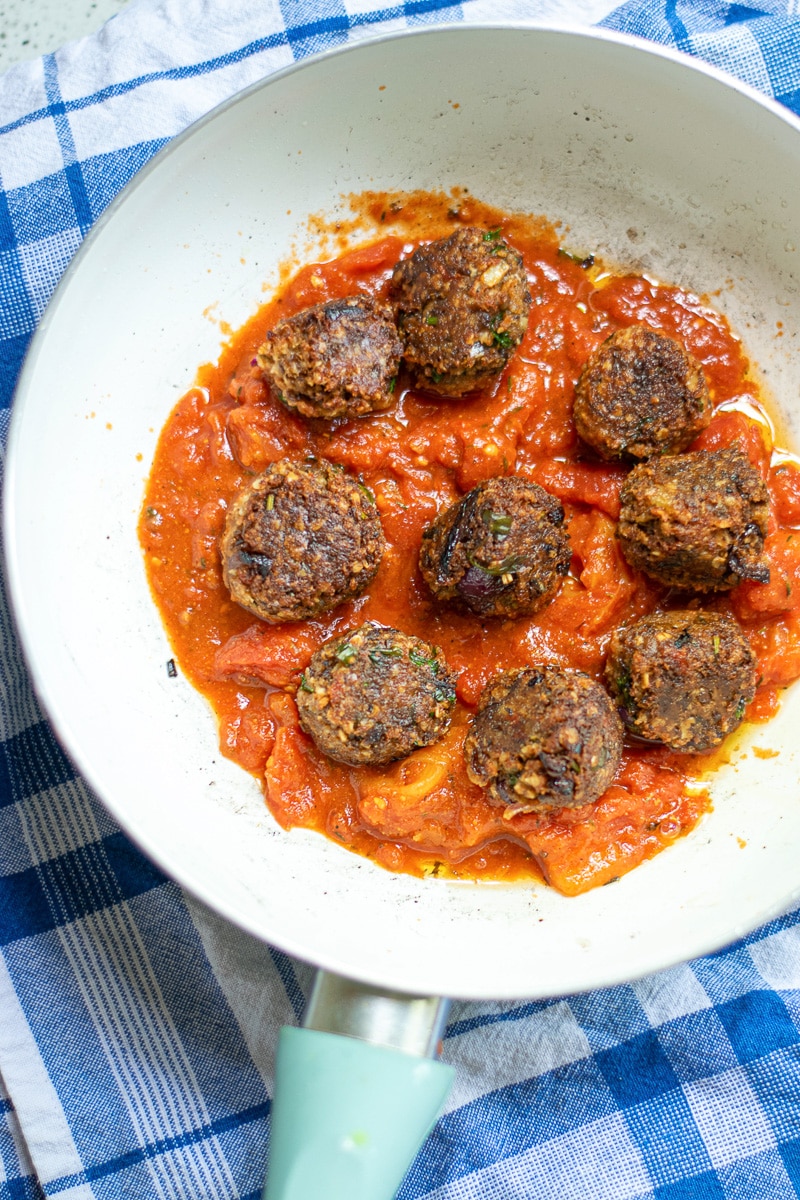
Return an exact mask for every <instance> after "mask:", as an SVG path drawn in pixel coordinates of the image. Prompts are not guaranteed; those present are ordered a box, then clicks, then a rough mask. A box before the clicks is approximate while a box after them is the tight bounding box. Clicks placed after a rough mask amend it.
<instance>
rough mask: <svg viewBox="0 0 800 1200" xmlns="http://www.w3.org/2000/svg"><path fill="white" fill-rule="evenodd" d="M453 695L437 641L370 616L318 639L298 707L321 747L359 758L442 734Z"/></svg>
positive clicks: (343, 758)
mask: <svg viewBox="0 0 800 1200" xmlns="http://www.w3.org/2000/svg"><path fill="white" fill-rule="evenodd" d="M455 697H456V693H455V675H454V674H453V672H452V671H451V670H450V669H449V667H448V666H447V663H446V662H445V659H444V656H443V654H442V651H441V650H440V649H439V647H438V646H433V645H431V644H430V643H429V642H423V641H421V640H420V639H419V638H416V637H411V636H410V635H409V634H406V633H401V632H400V631H399V630H397V629H389V628H386V627H385V626H382V625H378V624H376V623H375V622H373V621H368V622H367V623H366V624H365V625H362V626H361V627H360V628H359V629H355V630H353V631H352V632H351V633H345V634H342V635H341V636H340V637H335V638H331V639H330V641H327V642H326V643H325V645H324V646H321V647H320V649H319V650H318V651H317V652H316V654H315V655H314V656H313V658H312V659H311V663H310V664H309V666H308V668H307V669H306V671H305V673H304V675H303V679H302V681H301V684H300V688H299V690H298V692H297V707H298V709H299V712H300V724H301V725H302V727H303V729H304V730H305V731H306V733H307V734H308V735H309V736H310V737H312V738H313V739H314V741H315V743H316V744H317V746H318V748H319V749H320V750H321V751H322V752H323V754H327V755H328V757H329V758H335V759H337V760H338V761H339V762H344V763H350V764H351V765H352V766H360V765H364V764H367V763H387V762H393V761H394V760H395V759H398V758H405V756H406V755H407V754H410V753H411V751H412V750H416V749H417V748H418V747H420V746H429V745H430V744H431V742H436V741H438V740H439V738H440V737H442V736H443V734H445V733H446V732H447V729H448V726H449V725H450V717H451V714H452V711H453V705H454V704H455Z"/></svg>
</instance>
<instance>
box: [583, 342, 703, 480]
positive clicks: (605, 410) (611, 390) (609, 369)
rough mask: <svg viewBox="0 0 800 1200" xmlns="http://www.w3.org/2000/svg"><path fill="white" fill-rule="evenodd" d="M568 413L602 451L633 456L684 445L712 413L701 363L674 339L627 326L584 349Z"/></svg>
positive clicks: (648, 455) (666, 451)
mask: <svg viewBox="0 0 800 1200" xmlns="http://www.w3.org/2000/svg"><path fill="white" fill-rule="evenodd" d="M573 413H574V417H575V425H576V427H577V430H578V433H579V434H580V436H581V438H582V439H583V440H584V442H586V443H587V445H589V446H591V447H592V448H593V449H594V450H596V451H597V453H598V454H600V455H601V456H602V457H603V458H605V459H609V460H612V461H613V460H615V459H616V460H618V459H622V460H625V459H628V460H630V459H634V460H639V459H646V458H651V457H652V456H653V455H655V454H677V453H678V452H679V451H681V450H685V449H686V447H687V446H689V445H690V443H691V442H693V441H694V439H695V438H696V437H697V435H698V434H699V433H700V432H701V431H702V430H703V429H705V427H706V425H708V423H709V421H710V420H711V400H710V397H709V393H708V385H707V383H706V379H705V375H704V374H703V368H702V367H701V365H700V363H699V362H697V360H696V359H695V358H694V357H693V356H692V355H691V354H689V353H688V352H687V351H686V350H685V349H684V348H683V346H681V344H680V342H678V341H676V340H675V339H674V338H671V337H668V336H667V335H666V334H663V333H656V332H655V330H653V329H648V328H647V327H646V326H644V325H632V326H631V327H630V328H628V329H620V330H618V331H617V332H616V333H612V335H611V336H610V337H609V338H606V340H605V341H604V342H603V343H602V344H601V345H600V346H599V347H598V348H597V350H595V352H594V354H592V355H591V357H590V358H589V360H588V362H587V363H586V365H585V366H584V368H583V370H582V372H581V375H580V378H579V380H578V385H577V388H576V391H575V404H574V409H573Z"/></svg>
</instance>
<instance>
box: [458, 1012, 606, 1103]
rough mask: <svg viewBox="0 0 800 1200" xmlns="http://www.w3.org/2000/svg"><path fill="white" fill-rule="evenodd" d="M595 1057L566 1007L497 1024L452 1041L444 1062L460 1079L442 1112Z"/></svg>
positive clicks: (472, 1031)
mask: <svg viewBox="0 0 800 1200" xmlns="http://www.w3.org/2000/svg"><path fill="white" fill-rule="evenodd" d="M523 1021H524V1024H523ZM522 1030H524V1034H522V1032H521V1031H522ZM591 1055H592V1050H591V1046H590V1045H589V1041H588V1038H587V1037H586V1034H585V1033H584V1032H583V1030H582V1029H581V1028H580V1026H579V1025H578V1023H577V1021H576V1020H575V1016H574V1014H573V1012H572V1009H571V1008H570V1006H569V1004H567V1002H566V1001H560V1002H559V1003H557V1004H551V1005H550V1006H549V1007H547V1008H545V1009H543V1010H542V1011H541V1012H538V1013H536V1014H535V1015H534V1016H527V1017H524V1018H522V1020H521V1021H519V1022H516V1021H512V1020H506V1021H498V1022H497V1024H493V1025H480V1026H478V1027H477V1028H475V1029H472V1030H470V1031H469V1032H467V1033H462V1034H457V1035H456V1036H455V1037H448V1038H447V1040H446V1042H445V1049H444V1055H443V1058H444V1060H445V1062H447V1063H449V1064H450V1065H451V1066H453V1067H455V1068H456V1077H455V1081H454V1083H453V1087H452V1089H451V1091H450V1095H449V1096H448V1098H447V1101H446V1104H445V1109H444V1111H445V1112H452V1111H453V1110H454V1109H457V1108H461V1106H462V1105H464V1104H469V1103H470V1101H472V1100H477V1099H478V1097H480V1096H484V1095H486V1094H487V1093H488V1092H493V1091H495V1090H497V1089H498V1088H503V1087H509V1086H511V1085H512V1084H514V1083H521V1082H522V1081H523V1080H526V1079H533V1078H535V1077H536V1076H539V1075H544V1074H545V1073H546V1072H547V1071H554V1070H556V1069H557V1068H558V1067H565V1066H567V1065H568V1064H569V1063H573V1062H577V1061H578V1060H580V1059H584V1058H591Z"/></svg>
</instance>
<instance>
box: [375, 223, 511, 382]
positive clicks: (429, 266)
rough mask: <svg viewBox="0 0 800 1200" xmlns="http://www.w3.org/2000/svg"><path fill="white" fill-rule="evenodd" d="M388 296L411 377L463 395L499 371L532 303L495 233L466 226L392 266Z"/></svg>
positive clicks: (416, 380) (505, 247)
mask: <svg viewBox="0 0 800 1200" xmlns="http://www.w3.org/2000/svg"><path fill="white" fill-rule="evenodd" d="M391 296H392V299H393V300H394V303H395V308H396V312H397V324H398V328H399V330H400V336H401V337H402V339H403V344H404V351H403V359H404V362H405V365H406V367H407V369H408V371H409V374H410V375H411V377H412V379H413V381H414V383H415V384H416V385H417V386H418V387H420V388H424V389H425V390H426V391H429V392H435V393H436V394H438V395H442V396H463V395H465V394H466V393H467V392H472V391H475V390H476V389H478V388H481V387H484V386H485V385H486V384H487V383H489V382H490V381H491V380H492V379H494V378H495V376H497V375H499V373H500V372H501V371H502V370H503V368H504V367H505V365H506V363H507V362H508V360H509V358H510V357H511V354H512V352H513V351H514V350H515V349H516V347H517V346H518V345H519V344H520V342H521V341H522V338H523V336H524V334H525V330H526V328H527V325H528V309H529V307H530V303H531V297H530V293H529V292H528V282H527V278H526V275H525V268H524V266H523V263H522V258H521V256H520V255H519V254H518V253H517V251H516V250H513V249H512V248H511V247H510V246H508V245H506V243H505V242H504V241H503V240H502V238H501V237H500V235H499V232H498V231H496V230H490V231H488V232H486V231H484V230H482V229H475V228H472V227H467V228H464V229H457V230H456V232H455V233H453V234H451V235H450V236H449V237H447V238H441V239H440V240H439V241H436V242H431V243H430V244H429V245H427V246H421V247H420V248H419V249H418V250H415V252H414V253H413V254H412V255H410V257H409V258H406V259H403V260H402V261H401V262H399V263H398V264H397V266H396V267H395V269H394V272H393V274H392V281H391Z"/></svg>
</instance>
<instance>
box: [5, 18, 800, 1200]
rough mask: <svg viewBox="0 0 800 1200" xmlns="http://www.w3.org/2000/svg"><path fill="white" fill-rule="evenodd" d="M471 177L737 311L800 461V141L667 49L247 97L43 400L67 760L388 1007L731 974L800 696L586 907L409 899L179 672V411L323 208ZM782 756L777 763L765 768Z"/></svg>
mask: <svg viewBox="0 0 800 1200" xmlns="http://www.w3.org/2000/svg"><path fill="white" fill-rule="evenodd" d="M456 105H457V107H456ZM454 185H460V186H463V187H468V188H469V189H470V190H471V191H472V192H473V193H474V194H475V195H477V196H478V197H480V198H483V199H486V200H488V201H491V202H493V203H495V204H498V205H502V206H505V207H508V208H517V209H526V210H529V211H533V212H541V213H544V214H546V215H548V216H549V217H551V218H560V219H561V220H562V221H563V222H564V225H565V227H567V228H568V229H569V231H570V232H569V238H570V240H571V241H573V242H574V243H575V244H576V245H577V246H579V247H580V248H581V249H582V250H583V249H586V250H593V251H595V252H597V253H599V254H600V255H602V256H604V257H606V258H609V259H610V260H611V261H613V262H616V263H618V264H620V265H623V266H630V267H632V268H634V269H636V270H637V271H644V272H652V273H653V274H654V275H657V276H660V277H661V278H664V279H667V280H671V281H673V282H676V283H680V284H682V285H685V286H689V287H691V288H692V289H694V290H696V291H698V292H700V293H703V292H715V293H716V292H717V291H719V294H718V295H716V296H715V303H716V304H717V305H718V306H719V307H721V308H722V309H723V310H724V311H725V312H726V313H727V314H728V315H729V317H730V319H731V322H732V324H733V326H734V328H735V329H737V330H738V331H739V332H740V333H741V334H742V336H743V339H744V341H745V345H746V348H747V350H748V351H749V353H750V355H751V357H752V358H753V359H754V360H755V361H756V362H757V363H758V365H759V367H760V369H761V372H762V373H763V374H764V376H765V378H766V381H767V384H768V386H769V389H770V391H771V393H772V396H773V399H774V402H775V404H776V406H777V408H778V410H779V412H780V415H781V421H782V430H781V433H782V440H784V441H786V442H788V443H789V444H790V445H792V444H795V445H797V444H798V441H800V439H799V438H798V423H799V422H800V406H799V405H798V399H797V398H798V396H800V357H798V354H797V338H798V330H799V329H800V307H798V304H797V299H798V265H799V256H800V250H798V247H800V208H799V207H798V204H797V197H798V195H800V123H798V122H797V120H796V119H795V118H793V117H792V116H791V115H790V114H788V113H787V112H786V111H785V110H783V109H782V108H780V107H779V106H778V105H776V104H772V103H770V102H768V101H766V100H764V99H763V98H760V97H758V96H756V94H755V93H753V92H751V91H748V89H746V88H745V87H743V86H742V85H738V84H735V83H733V82H732V81H731V80H729V79H727V78H724V77H721V76H720V75H719V74H717V73H715V72H714V71H713V70H711V69H709V68H704V67H701V66H698V65H697V64H692V63H690V62H689V61H688V60H686V59H683V58H681V57H680V56H678V55H675V54H673V53H670V52H667V51H663V50H659V49H657V48H654V47H653V46H651V45H648V44H645V43H638V42H634V41H632V40H628V39H623V38H620V37H617V36H609V35H607V34H603V33H600V32H597V31H592V32H587V33H576V32H565V31H553V30H544V29H541V28H534V27H527V28H476V27H464V26H461V27H447V28H436V29H428V30H425V31H422V32H419V33H416V34H410V35H403V36H399V37H390V38H386V39H383V40H380V41H371V42H367V43H362V44H359V45H356V46H354V47H351V48H348V49H345V50H343V51H341V52H337V53H335V54H330V55H326V56H322V57H320V58H317V59H314V60H311V61H308V62H306V63H304V64H302V65H301V66H299V67H297V68H293V69H290V70H287V71H285V72H283V73H279V74H278V75H275V76H273V77H271V78H270V79H268V80H267V81H266V82H265V83H264V84H262V85H256V86H254V87H252V88H250V89H249V90H247V91H246V92H244V93H243V94H242V95H241V96H239V97H238V98H237V99H235V100H233V101H231V102H229V103H227V104H225V105H223V106H222V107H221V108H219V109H217V110H216V111H215V112H214V113H212V114H211V115H210V116H209V117H207V118H206V119H205V120H203V121H200V122H198V124H196V125H195V126H193V127H192V128H191V129H189V130H188V131H187V132H186V133H185V134H184V135H183V136H181V137H179V138H177V139H176V140H175V141H174V142H173V143H172V144H171V145H170V146H169V147H168V148H167V149H166V150H165V151H164V152H163V153H162V154H160V155H159V156H158V157H157V158H156V159H155V160H154V161H153V163H152V164H151V165H150V166H149V167H147V168H146V169H145V170H143V171H142V172H141V173H140V174H139V175H137V177H136V178H135V179H134V181H133V182H132V184H131V185H130V186H129V187H128V188H127V189H126V190H125V192H124V193H123V194H122V195H121V196H120V197H119V199H118V200H117V201H116V202H115V203H114V204H112V206H111V207H110V208H109V210H108V211H107V212H106V214H105V215H104V217H103V218H102V219H101V220H100V221H99V222H98V225H97V226H96V228H95V229H94V230H93V231H92V233H91V235H90V236H89V238H88V239H87V241H86V243H85V244H84V246H83V247H82V249H81V251H80V253H79V254H78V255H77V257H76V259H75V261H74V262H73V264H72V265H71V266H70V268H69V270H68V271H67V274H66V276H65V278H64V281H63V282H62V284H61V286H60V288H59V290H58V292H57V293H56V297H55V299H54V300H53V302H52V303H51V305H50V307H49V309H48V311H47V313H46V315H45V318H44V320H43V322H42V325H41V327H40V329H39V331H38V333H37V335H36V338H35V339H34V342H33V346H32V349H31V352H30V355H29V357H28V361H27V363H26V366H25V369H24V372H23V376H22V379H21V382H20V386H19V391H18V394H17V398H16V401H15V409H14V417H13V426H12V433H11V446H10V457H9V463H8V470H7V485H6V496H5V501H6V507H5V523H6V528H5V533H6V546H7V558H8V570H9V577H10V585H11V592H12V597H13V602H14V606H15V610H16V616H17V620H18V624H19V629H20V633H21V636H22V640H23V643H24V646H25V649H26V652H27V657H28V661H29V663H30V667H31V670H32V673H33V677H34V681H35V684H36V687H37V690H38V693H39V695H40V697H41V699H42V700H43V702H44V704H45V706H46V708H47V711H48V712H49V714H50V717H51V718H52V720H53V723H54V725H55V728H56V730H57V732H58V734H59V736H60V738H61V739H62V741H63V743H64V745H65V746H66V748H67V750H68V751H69V753H70V754H71V756H72V758H73V759H74V761H75V762H76V764H77V766H78V768H79V769H80V770H81V771H82V772H83V774H84V775H85V776H86V778H87V779H88V780H89V782H90V783H91V784H92V786H93V787H94V788H95V789H96V791H97V792H98V794H99V795H100V796H101V797H102V798H103V800H104V801H105V803H106V804H107V805H108V807H109V809H110V810H111V812H112V813H113V815H114V816H115V817H116V819H117V820H118V821H119V822H120V824H121V825H122V826H123V827H124V828H125V830H126V831H127V832H128V833H129V834H130V835H131V836H132V837H133V838H134V840H135V841H136V842H137V843H138V844H139V845H140V846H141V848H142V849H143V850H144V851H145V852H146V853H147V854H149V855H150V856H151V857H152V858H153V859H154V860H155V861H156V862H157V863H158V864H159V865H160V866H161V867H162V868H163V869H164V870H165V871H166V872H168V873H169V874H170V875H171V876H173V877H174V878H175V879H177V880H178V881H179V882H180V883H181V884H183V885H184V886H185V887H186V888H187V889H189V891H191V892H192V893H194V894H195V895H197V896H198V897H200V898H201V899H202V900H203V901H205V902H206V903H207V904H209V905H210V906H212V907H213V908H215V909H217V910H218V911H219V912H221V913H223V914H224V915H225V916H227V917H228V918H230V919H231V920H232V921H234V922H236V923H237V924H238V925H240V926H242V927H243V928H245V929H247V930H249V931H250V932H252V933H253V934H255V935H257V936H258V937H261V938H264V939H266V940H268V941H269V942H271V943H273V944H275V945H277V946H280V947H281V948H282V949H284V950H285V951H287V952H288V953H290V954H293V955H297V956H299V957H301V958H303V959H306V960H309V961H312V962H314V963H316V964H318V965H319V966H321V967H323V968H325V969H326V970H328V971H331V972H336V973H338V974H340V975H342V976H346V977H348V978H350V979H353V980H359V981H362V982H364V983H366V984H370V985H373V986H374V987H377V988H381V989H390V990H394V991H397V992H411V993H417V994H421V995H430V996H439V995H449V996H459V997H464V998H492V997H498V998H499V997H508V998H511V997H523V996H525V997H530V996H539V997H545V996H551V995H557V994H562V993H565V992H572V991H576V990H580V989H586V988H592V987H597V986H601V985H605V984H612V983H616V982H618V981H621V980H625V979H630V978H633V977H635V976H639V975H642V974H645V973H647V972H650V971H653V970H655V969H658V968H662V967H665V966H667V965H669V964H672V963H675V962H676V961H679V960H682V959H686V958H688V957H691V956H695V955H698V954H702V953H706V952H709V951H711V950H713V949H715V948H718V947H719V946H721V945H723V944H725V943H726V942H729V941H730V940H732V939H733V938H735V937H736V936H738V935H740V934H742V933H744V932H745V931H747V930H750V929H752V928H753V927H754V926H756V925H758V924H759V923H761V922H763V921H764V920H766V919H767V918H769V917H772V916H773V915H775V914H776V913H778V912H779V911H781V910H783V909H785V908H786V907H788V906H789V905H790V904H791V903H792V902H793V901H795V900H796V899H797V898H798V897H800V875H798V871H797V856H798V847H800V794H799V793H800V787H798V759H797V748H796V746H797V738H796V734H795V732H794V731H795V730H796V729H797V727H798V719H799V716H800V693H798V692H797V691H791V690H790V692H789V693H787V694H786V696H785V698H784V702H783V706H782V709H781V712H780V714H779V715H778V716H777V717H776V718H775V719H774V720H773V721H772V722H771V723H770V724H769V725H768V726H766V727H759V728H758V729H755V730H750V731H749V732H748V733H747V734H745V736H744V737H743V739H741V746H740V749H739V750H738V751H737V753H736V755H735V756H734V762H733V763H732V764H731V765H730V766H728V767H725V768H723V769H722V770H720V772H719V773H718V775H717V776H716V778H715V779H714V784H713V795H714V811H713V812H712V813H710V814H709V815H707V816H706V817H704V818H703V820H702V822H701V823H700V825H699V827H698V828H697V829H696V830H695V831H694V832H693V833H692V834H691V835H690V836H689V837H688V838H685V839H683V840H682V841H680V842H679V843H678V844H676V845H675V846H673V847H671V848H670V849H668V850H667V851H665V852H664V853H662V854H661V855H660V856H659V857H657V858H656V859H654V860H653V861H651V862H648V863H645V864H644V865H642V866H640V867H639V868H637V869H636V870H635V871H634V872H633V873H632V874H630V875H627V876H625V877H624V878H623V879H622V881H621V882H620V883H618V884H617V885H615V886H614V887H608V888H600V889H598V890H596V891H594V892H591V893H589V894H588V895H584V896H580V897H578V898H577V899H566V898H564V897H562V896H560V895H558V894H556V893H555V892H552V891H549V890H547V889H546V888H545V887H543V886H542V887H540V886H524V887H523V886H500V885H483V884H481V885H476V884H463V883H453V882H443V881H439V880H434V879H430V880H417V879H411V878H406V877H394V876H392V875H390V874H388V873H386V872H385V871H382V870H380V869H379V868H377V867H373V866H372V865H371V864H370V863H369V862H367V861H365V860H363V859H359V858H356V857H355V856H353V855H350V854H348V853H347V852H346V851H344V850H342V849H341V848H340V847H339V846H337V845H334V844H333V843H332V842H329V841H326V840H325V839H323V838H321V837H319V836H317V835H315V834H311V833H308V832H304V831H293V832H290V833H287V832H284V831H283V830H281V829H279V828H278V827H277V825H276V824H275V822H274V821H273V820H272V819H271V817H270V815H269V813H268V812H267V810H266V809H265V806H264V802H263V799H262V796H261V793H260V791H259V789H258V787H257V785H256V783H255V782H254V781H253V780H252V779H251V778H250V777H249V776H247V775H246V774H244V773H243V772H242V771H241V770H240V769H239V768H237V767H235V766H233V765H232V764H230V763H229V762H227V761H225V760H224V759H222V758H221V757H220V755H219V753H218V751H217V739H216V730H215V725H214V720H213V718H212V715H211V713H210V711H209V709H208V707H207V705H206V702H205V701H204V700H203V699H202V698H201V697H200V696H198V695H197V694H195V693H194V692H193V691H192V689H191V688H190V687H189V685H188V684H187V683H186V682H185V681H184V680H183V678H182V676H181V675H180V674H179V675H178V677H177V679H171V678H169V677H168V675H167V672H166V669H165V664H166V662H167V660H168V659H169V658H170V657H171V651H170V648H169V645H168V643H167V641H166V638H165V636H164V633H163V630H162V628H161V625H160V622H159V618H158V615H157V613H156V610H155V607H154V605H153V603H152V600H151V597H150V595H149V592H148V588H147V584H146V581H145V576H144V570H143V566H142V561H141V556H140V551H139V546H138V542H137V537H136V520H137V514H138V510H139V506H140V503H141V498H142V492H143V485H144V480H145V477H146V474H147V471H148V467H149V463H150V460H151V456H152V453H153V450H154V447H155V442H156V438H157V435H158V431H159V430H160V428H161V426H162V424H163V422H164V420H165V418H166V416H167V414H168V412H169V410H170V409H171V407H172V405H173V404H174V403H175V402H176V400H177V399H178V398H179V397H180V395H181V394H182V393H183V392H184V391H185V390H186V389H187V388H188V387H189V386H190V385H191V383H192V381H193V376H194V372H195V369H196V367H197V366H198V365H199V364H200V363H202V362H204V361H208V360H209V359H214V358H215V357H216V355H217V352H218V349H219V346H220V344H221V342H222V340H223V335H222V333H221V329H220V323H221V322H222V321H225V322H227V323H228V324H229V325H231V326H233V327H236V326H237V325H239V324H240V323H241V322H242V321H243V320H244V319H245V318H246V317H247V316H248V315H250V314H251V313H252V312H253V311H254V310H255V308H256V307H257V305H258V304H259V303H260V302H261V301H262V300H263V298H264V288H265V287H266V288H267V289H268V288H269V287H270V286H271V285H273V284H275V283H276V282H277V277H278V266H279V264H280V263H281V261H282V260H285V259H286V258H287V256H288V255H289V253H290V252H292V251H296V252H298V253H299V254H301V255H305V254H308V255H309V256H311V255H313V254H314V246H313V244H312V242H311V240H310V238H309V235H308V232H307V226H306V218H307V216H308V215H309V214H311V213H316V212H320V211H322V212H325V213H327V214H329V215H331V214H336V212H337V211H341V212H342V213H343V215H344V214H346V211H347V210H346V205H345V203H344V201H343V200H342V198H341V194H342V193H346V192H350V191H357V190H361V189H363V188H377V189H404V188H431V189H440V188H443V189H448V188H450V187H451V186H454ZM778 322H781V323H782V328H783V334H782V336H781V337H777V336H776V332H777V326H778ZM54 581H57V582H55V583H54ZM753 744H758V745H760V746H763V747H767V748H769V749H770V750H776V751H778V752H779V753H778V754H777V755H775V756H774V757H768V758H758V757H756V756H755V755H754V754H753V753H752V749H751V745H753ZM431 1020H432V1024H431V1028H432V1029H433V1028H435V1019H434V1018H432V1019H431ZM351 1032H352V1031H351ZM388 1040H391V1039H388ZM275 1194H277V1193H275ZM286 1194H287V1195H288V1194H290V1193H288V1192H287V1193H286ZM292 1194H296V1195H297V1196H300V1195H305V1194H306V1193H303V1192H302V1191H298V1192H296V1193H292ZM308 1194H309V1195H310V1194H312V1193H311V1192H309V1193H308ZM378 1194H379V1193H378V1192H377V1191H373V1192H372V1193H371V1195H372V1196H377V1195H378ZM380 1194H383V1193H380ZM326 1195H330V1196H332V1195H333V1193H332V1192H326Z"/></svg>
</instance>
